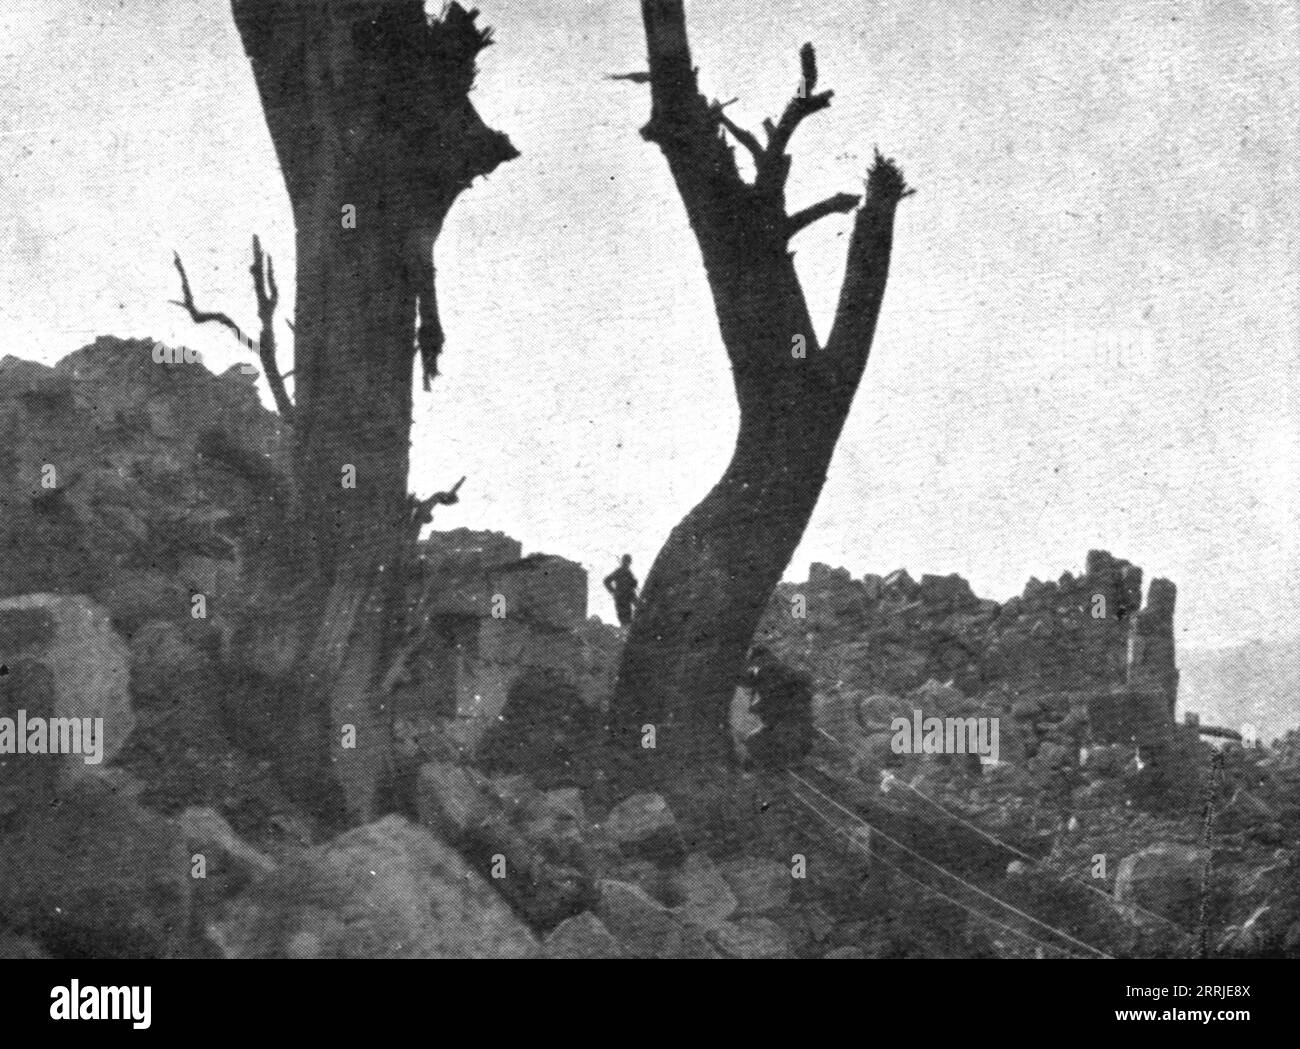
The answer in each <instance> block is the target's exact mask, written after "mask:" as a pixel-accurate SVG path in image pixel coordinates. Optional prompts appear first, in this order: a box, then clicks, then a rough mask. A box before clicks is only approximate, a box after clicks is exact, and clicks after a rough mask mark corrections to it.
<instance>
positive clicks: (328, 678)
mask: <svg viewBox="0 0 1300 1049" xmlns="http://www.w3.org/2000/svg"><path fill="white" fill-rule="evenodd" d="M233 9H234V16H235V23H236V25H237V27H238V29H239V33H240V36H241V38H242V39H243V43H244V48H245V50H246V51H247V53H248V56H249V58H250V60H251V62H252V66H253V72H254V75H255V78H256V81H257V87H258V92H259V94H260V96H261V100H262V107H263V111H264V113H265V116H266V121H267V126H268V127H269V129H270V132H271V139H272V142H273V143H274V145H275V149H276V154H277V156H278V157H279V161H280V167H281V171H282V172H283V175H284V180H285V184H286V187H287V189H288V193H289V200H290V203H291V205H292V207H293V217H294V225H295V228H296V245H297V302H296V305H295V310H294V314H295V345H294V379H295V405H294V424H295V425H294V441H295V445H294V460H293V461H294V481H295V488H296V491H297V494H298V501H299V509H300V511H301V514H302V522H303V526H304V527H305V528H306V529H307V531H308V539H309V546H310V549H311V551H312V558H311V563H310V565H309V567H308V569H307V570H308V572H309V573H310V574H311V577H312V579H313V581H314V582H315V583H316V584H317V585H315V586H313V587H310V588H309V594H308V598H307V600H306V602H305V604H304V609H303V613H302V614H303V615H304V616H305V617H307V618H308V619H309V620H311V621H312V624H313V626H314V633H315V641H314V642H313V644H312V645H311V646H310V648H309V650H308V652H307V654H306V656H305V658H304V661H303V666H302V672H303V674H304V677H305V680H306V683H307V689H306V696H307V700H306V704H305V708H304V709H303V711H302V712H301V716H300V718H299V725H298V740H299V746H298V753H297V755H296V758H297V760H296V761H295V765H296V766H297V767H296V769H295V777H296V778H297V779H299V780H300V781H303V782H310V781H313V780H315V781H318V782H328V781H330V780H333V781H334V782H336V783H338V784H340V785H341V786H342V787H343V791H344V795H345V803H346V807H347V809H348V811H349V813H350V814H351V815H352V816H353V817H354V818H363V817H365V816H367V815H369V814H370V812H371V811H372V809H373V805H374V794H375V788H376V785H377V782H378V777H379V776H380V775H381V772H382V766H383V764H384V761H385V756H386V755H387V753H388V747H389V737H388V731H387V726H386V724H385V717H384V714H383V711H382V710H378V709H375V708H374V704H373V703H372V700H371V694H370V693H371V689H372V686H373V685H374V684H375V682H376V680H377V678H378V674H379V667H380V666H381V663H382V659H383V657H384V653H385V649H386V647H387V646H388V645H389V644H391V642H392V639H393V636H394V634H395V631H396V629H397V625H398V624H399V623H400V621H401V613H402V600H403V593H402V587H401V584H400V580H401V578H402V574H403V560H404V556H403V555H404V550H405V546H406V539H407V535H408V533H407V527H406V524H407V518H408V514H409V508H408V503H407V475H408V471H409V465H410V429H411V415H412V400H413V393H412V379H413V376H412V368H413V364H414V361H415V358H416V355H417V349H418V352H419V355H420V356H421V358H422V366H423V369H424V375H425V382H426V388H427V382H428V379H429V378H430V377H431V376H432V375H434V374H436V362H437V355H438V352H439V350H440V349H441V345H442V331H441V327H440V325H439V321H438V314H437V304H436V299H435V293H434V271H433V255H432V253H433V245H434V242H435V241H436V239H437V236H438V233H439V231H440V230H441V228H442V224H443V221H444V220H445V218H446V216H447V213H448V212H449V211H450V209H451V206H452V204H453V202H454V201H455V199H456V197H457V195H458V194H459V193H460V192H461V191H462V190H464V189H465V188H467V187H468V186H469V184H470V182H471V181H472V180H473V179H474V178H476V177H477V176H479V175H486V174H487V173H489V172H491V171H492V170H494V169H495V168H496V167H497V166H498V165H499V164H500V163H502V162H504V161H506V160H509V159H511V158H512V157H514V156H516V155H517V154H516V152H515V150H514V148H513V147H512V146H511V145H510V142H509V140H508V139H507V138H506V136H505V135H503V134H501V133H499V132H496V131H493V130H491V129H490V128H488V127H487V126H486V125H485V124H484V123H483V121H482V120H481V119H480V117H479V115H478V113H477V112H476V111H475V109H474V107H473V106H472V105H471V104H470V102H469V92H470V88H471V86H472V84H473V79H474V71H475V59H476V56H477V55H478V53H479V51H481V50H482V49H483V48H484V47H486V46H487V44H488V43H489V34H488V33H487V32H486V31H484V30H482V29H480V28H479V27H477V26H476V25H475V17H476V12H466V11H465V10H464V9H463V8H461V7H460V6H459V5H458V4H454V3H453V4H451V5H450V6H449V7H448V8H447V10H446V11H445V12H444V14H443V16H442V17H441V19H440V20H437V21H434V22H432V23H431V22H430V21H429V20H428V19H427V17H426V16H425V14H424V5H423V3H422V2H421V0H317V2H307V0H233ZM417 316H418V319H419V320H418V325H417V320H416V318H417ZM349 727H350V728H351V729H352V731H351V732H348V729H349ZM327 761H328V762H329V763H330V764H332V765H333V769H332V775H331V774H330V770H329V769H328V768H327V767H326V762H327Z"/></svg>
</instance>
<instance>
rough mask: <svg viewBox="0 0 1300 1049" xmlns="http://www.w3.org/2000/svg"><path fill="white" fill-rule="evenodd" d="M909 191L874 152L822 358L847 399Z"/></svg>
mask: <svg viewBox="0 0 1300 1049" xmlns="http://www.w3.org/2000/svg"><path fill="white" fill-rule="evenodd" d="M915 192H916V191H915V190H913V189H911V188H909V187H908V185H907V182H906V181H905V180H904V178H903V172H902V170H901V169H900V168H899V167H898V165H897V164H895V163H894V161H892V160H890V159H889V158H887V157H884V156H881V154H880V151H879V150H877V151H876V159H875V162H874V163H873V164H872V165H871V170H870V172H868V174H867V196H866V201H865V203H864V204H863V205H862V207H861V208H860V209H859V211H858V214H857V217H856V218H855V219H854V222H853V236H852V238H851V239H850V240H849V256H848V262H847V264H846V265H845V268H844V283H843V284H842V285H841V286H840V299H839V303H838V305H837V306H836V309H835V321H834V323H833V324H832V325H831V333H830V335H829V336H828V338H827V339H826V349H825V351H824V354H823V360H824V361H825V362H826V363H827V364H829V365H830V366H832V367H833V368H835V369H837V371H838V372H839V375H838V379H839V383H838V384H837V385H838V386H839V387H840V388H842V389H847V390H848V391H849V392H850V395H851V392H852V390H853V389H855V388H856V386H857V382H858V380H859V379H860V378H861V376H862V372H863V370H864V369H865V368H866V366H867V356H868V354H869V353H870V351H871V342H872V339H873V338H874V337H875V334H876V321H877V319H878V318H879V317H880V307H881V303H882V302H883V301H884V298H885V283H886V281H887V280H888V278H889V259H890V254H891V251H892V249H893V241H894V212H895V211H896V210H897V208H898V203H899V201H901V200H903V199H905V198H906V197H910V196H911V195H912V194H913V193H915Z"/></svg>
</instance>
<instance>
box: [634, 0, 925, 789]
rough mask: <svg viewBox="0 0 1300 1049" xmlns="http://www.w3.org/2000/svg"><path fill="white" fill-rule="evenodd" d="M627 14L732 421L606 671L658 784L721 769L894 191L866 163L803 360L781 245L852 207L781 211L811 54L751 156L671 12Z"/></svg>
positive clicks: (879, 291) (844, 387) (821, 450)
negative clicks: (718, 461)
mask: <svg viewBox="0 0 1300 1049" xmlns="http://www.w3.org/2000/svg"><path fill="white" fill-rule="evenodd" d="M641 8H642V14H643V17H644V21H645V29H646V38H647V42H648V50H649V59H650V86H651V97H652V115H651V118H650V122H649V123H648V124H647V125H646V127H645V128H644V129H643V130H642V135H643V136H644V137H645V138H646V139H647V140H649V141H652V142H655V143H657V144H658V145H659V147H660V148H661V150H662V151H663V153H664V156H665V157H666V158H667V160H668V165H669V168H670V170H671V172H672V176H673V179H674V182H675V183H676V186H677V189H678V192H679V194H680V196H681V198H682V201H683V203H684V204H685V206H686V212H687V216H688V218H689V219H690V223H691V228H692V229H693V231H694V233H695V236H696V240H697V242H698V243H699V247H700V251H701V254H702V256H703V261H704V268H705V273H706V275H707V277H708V281H709V287H710V289H711V291H712V293H713V301H714V306H715V309H716V311H717V316H718V323H719V328H720V330H721V335H722V341H723V344H724V345H725V347H726V350H727V354H728V357H729V358H730V361H731V366H732V372H733V376H734V379H735V384H736V397H737V400H738V403H739V408H740V429H739V433H738V435H737V439H736V450H735V453H734V455H733V456H732V459H731V462H730V464H729V465H728V467H727V470H726V472H725V473H724V474H723V476H722V478H721V480H719V481H718V483H717V484H716V485H715V486H714V488H713V490H712V491H710V492H709V494H708V495H707V496H706V497H705V498H704V500H703V502H701V503H700V504H699V505H698V506H696V507H695V509H694V510H692V511H691V512H690V513H689V514H688V515H687V516H686V518H685V519H684V520H683V521H682V522H681V523H680V524H679V525H678V526H677V527H676V528H675V529H673V531H672V534H671V535H670V536H669V537H668V541H667V543H666V544H665V545H664V547H663V549H662V550H661V551H660V553H659V556H658V557H657V558H656V560H655V563H654V566H653V567H652V568H651V570H650V574H649V576H648V577H647V579H646V584H645V587H644V589H643V591H642V598H641V601H640V603H639V605H638V609H637V613H636V616H635V618H634V619H633V621H632V626H631V630H630V632H629V635H628V640H627V644H626V645H625V647H624V650H623V657H622V663H621V665H620V668H619V676H618V683H617V686H616V689H615V697H614V703H613V707H612V717H611V728H612V730H613V732H614V733H615V736H616V738H617V739H618V741H619V742H620V743H621V744H623V745H624V747H626V748H627V749H628V750H629V752H631V753H632V754H635V755H637V763H638V764H639V765H640V766H641V772H642V774H643V778H644V779H645V780H646V781H649V782H652V783H657V784H659V785H668V784H672V783H674V782H676V783H679V784H680V783H682V782H683V781H684V780H683V777H684V776H686V775H687V774H688V773H690V772H692V771H698V770H701V769H710V768H716V767H717V764H718V763H719V762H721V763H724V764H725V763H727V762H729V761H730V756H731V746H730V738H729V733H728V724H727V720H728V709H729V701H730V698H731V695H732V692H733V690H734V681H735V679H736V677H737V675H738V674H739V672H740V670H741V669H742V667H743V664H744V658H745V654H746V652H747V649H748V646H749V644H750V641H751V639H752V638H753V635H754V632H755V630H756V629H757V627H758V624H759V621H760V619H761V618H762V616H763V613H764V611H765V609H766V608H767V605H768V602H769V601H770V599H771V596H772V593H773V591H774V590H775V588H776V584H777V583H778V582H779V581H780V579H781V576H782V574H783V573H784V571H785V569H786V567H787V565H788V564H789V563H790V559H791V557H793V555H794V551H795V549H796V548H797V547H798V545H799V541H800V539H801V538H802V536H803V533H804V529H805V528H806V527H807V525H808V521H809V519H810V518H811V516H812V513H813V509H814V508H815V506H816V505H817V499H818V496H819V495H820V494H821V489H822V485H823V484H824V483H825V480H826V473H827V469H828V468H829V465H830V461H831V457H832V455H833V454H834V451H835V444H836V441H837V440H838V439H839V435H840V432H841V430H842V429H843V427H844V423H845V420H846V419H847V417H848V413H849V409H850V407H851V406H852V403H853V396H854V394H855V392H856V390H857V387H858V384H859V381H860V380H861V378H862V374H863V371H864V369H865V367H866V363H867V355H868V352H869V350H870V347H871V341H872V337H873V335H874V333H875V327H876V319H877V317H878V316H879V313H880V306H881V302H882V299H883V297H884V290H885V281H886V277H887V274H888V268H889V255H890V247H891V242H892V236H893V223H894V213H895V209H896V208H897V205H898V202H899V201H900V200H901V199H902V198H903V197H904V196H905V195H907V194H908V193H909V192H910V191H909V190H908V189H907V188H906V186H905V184H904V182H903V178H902V174H901V173H900V172H899V170H898V169H897V168H896V167H895V166H894V164H893V163H892V162H891V161H889V160H886V159H884V158H882V157H880V156H879V155H877V157H876V160H875V163H874V165H873V166H872V168H871V171H870V173H869V175H868V179H867V193H866V199H865V201H863V202H861V207H860V208H858V210H857V213H856V218H855V221H854V227H853V235H852V239H851V242H850V246H849V254H848V261H847V269H846V273H845V277H844V284H843V287H842V289H841V293H840V301H839V305H838V308H837V311H836V316H835V322H834V326H833V329H832V331H831V334H830V337H829V339H828V340H827V343H826V345H825V347H822V346H820V345H819V344H818V341H817V338H816V335H815V333H814V332H813V326H812V321H811V318H810V317H809V314H808V306H807V303H806V301H805V299H804V295H803V289H802V288H801V286H800V284H799V279H798V276H797V274H796V272H795V267H794V259H793V256H792V255H791V253H790V251H789V247H788V245H789V240H790V238H791V237H792V236H793V235H794V234H795V233H797V232H798V231H799V230H801V229H803V228H804V227H806V226H807V225H809V224H810V223H812V222H814V221H816V220H817V219H818V218H821V217H823V216H825V215H828V214H832V213H834V212H846V211H850V210H852V209H853V208H855V207H857V206H858V205H859V203H860V198H858V197H855V196H851V195H848V194H838V195H836V196H834V197H831V198H829V199H828V200H825V201H822V202H821V203H819V204H815V205H813V206H812V207H810V208H806V209H804V210H802V211H800V212H797V213H796V214H794V215H788V214H787V212H786V206H785V183H786V179H787V176H788V174H789V167H790V158H789V157H788V156H787V155H786V153H785V148H786V146H787V144H788V143H789V139H790V136H791V135H792V134H793V133H794V130H795V128H796V127H797V126H798V124H799V122H800V121H801V120H802V119H803V118H804V117H805V116H808V115H810V114H811V113H815V112H817V111H818V110H820V109H824V108H825V107H826V106H827V105H829V103H830V92H824V93H821V94H816V93H814V89H815V87H816V82H817V70H816V60H815V56H814V54H813V50H812V47H811V45H805V46H804V48H803V51H802V63H803V79H802V81H801V84H800V90H799V91H798V92H797V93H796V95H795V97H794V98H793V99H792V100H791V102H790V104H789V106H788V107H787V109H786V111H785V114H784V115H783V116H782V117H781V119H780V121H779V122H777V123H776V124H773V123H772V122H770V121H769V122H765V125H764V126H765V130H766V132H767V142H766V144H760V143H759V141H758V139H757V138H756V137H755V136H753V135H752V134H750V133H748V132H747V131H745V130H744V129H742V128H740V127H738V126H737V125H735V124H734V123H733V122H732V121H730V120H729V119H728V118H727V117H726V115H725V114H724V113H723V110H722V107H721V106H720V105H718V104H716V103H710V102H708V101H707V100H705V99H704V98H703V97H702V96H701V95H700V93H699V90H698V88H697V86H696V78H695V71H694V69H693V67H692V65H691V56H690V49H689V45H688V43H687V36H686V20H685V11H684V7H683V3H682V0H643V2H642V5H641ZM724 129H725V130H726V131H727V132H728V133H730V134H731V135H732V137H733V138H734V139H735V140H736V141H737V142H739V143H740V144H741V145H743V146H744V147H745V148H746V149H748V150H749V151H750V152H751V153H752V154H753V155H754V159H755V165H756V172H757V173H756V177H755V180H754V182H753V183H748V182H746V181H744V180H743V179H742V178H741V177H740V174H739V171H738V169H737V166H736V161H735V157H734V154H733V152H732V149H731V146H730V145H729V144H728V142H727V140H726V138H725V136H724V134H723V131H724ZM686 349H687V351H688V353H689V348H686ZM646 726H653V727H654V730H655V731H654V747H653V748H652V749H651V748H646V747H644V746H643V745H642V744H643V741H644V740H646V739H647V738H649V737H648V733H645V731H644V730H645V728H646Z"/></svg>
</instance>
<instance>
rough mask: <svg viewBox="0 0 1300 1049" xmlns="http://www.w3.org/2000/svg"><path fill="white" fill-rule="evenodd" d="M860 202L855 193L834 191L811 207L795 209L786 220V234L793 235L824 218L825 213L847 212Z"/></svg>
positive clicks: (842, 213) (860, 199)
mask: <svg viewBox="0 0 1300 1049" xmlns="http://www.w3.org/2000/svg"><path fill="white" fill-rule="evenodd" d="M861 202H862V198H861V197H860V196H858V195H857V194H855V193H836V194H835V195H834V196H833V197H827V198H826V199H825V200H823V201H819V202H818V203H816V204H813V205H812V206H811V207H807V208H804V209H803V210H802V211H796V212H795V213H794V214H793V215H791V216H790V218H789V219H788V220H786V227H785V228H786V236H787V237H793V236H794V235H795V234H796V233H798V232H799V231H800V230H802V229H804V228H805V227H807V226H811V225H812V224H813V223H814V222H816V221H817V220H818V219H824V218H825V217H826V216H827V215H844V214H847V213H848V212H850V211H852V210H853V209H854V208H856V207H857V206H858V204H860V203H861Z"/></svg>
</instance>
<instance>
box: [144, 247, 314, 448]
mask: <svg viewBox="0 0 1300 1049" xmlns="http://www.w3.org/2000/svg"><path fill="white" fill-rule="evenodd" d="M172 261H173V264H174V265H175V266H176V272H177V273H179V274H180V276H181V300H180V301H178V300H176V299H170V300H169V301H170V302H171V303H172V305H174V306H179V307H181V309H183V310H185V311H186V312H187V313H188V314H189V315H190V320H192V321H193V322H194V323H195V324H208V323H216V324H220V325H221V326H222V327H223V328H225V329H226V330H228V331H230V332H231V333H233V334H234V336H235V338H236V339H238V340H239V341H240V342H241V343H242V344H243V345H244V346H246V347H247V348H248V349H250V350H253V351H255V352H256V353H257V355H258V357H259V358H260V359H261V362H262V368H263V370H264V371H265V373H266V381H267V384H268V385H269V386H270V388H271V396H272V397H273V398H275V407H276V409H277V410H278V411H279V413H280V417H281V418H282V419H283V420H284V421H285V422H287V423H292V422H293V402H292V401H290V400H289V393H288V391H287V390H286V389H285V385H284V376H282V375H281V374H280V369H279V366H278V365H277V363H276V360H275V309H276V306H277V305H279V302H280V289H279V288H278V287H277V286H276V283H275V267H274V264H273V263H272V261H271V256H270V255H264V254H263V252H262V244H261V241H260V240H259V239H258V238H257V236H256V235H254V236H253V264H252V266H250V267H249V273H251V274H252V276H253V293H254V294H255V295H256V296H257V316H258V319H259V320H260V321H261V323H262V333H261V336H260V337H259V339H258V340H257V341H256V342H254V341H253V340H252V338H250V337H249V336H248V335H245V334H244V331H243V329H242V328H240V327H239V325H238V324H236V323H235V322H234V321H233V320H231V318H230V316H229V315H228V314H225V313H221V312H220V311H208V310H200V309H199V308H198V307H197V306H196V305H195V304H194V292H193V290H192V289H191V288H190V279H189V277H188V275H187V274H186V273H185V265H184V263H182V262H181V256H180V253H179V252H173V253H172Z"/></svg>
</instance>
